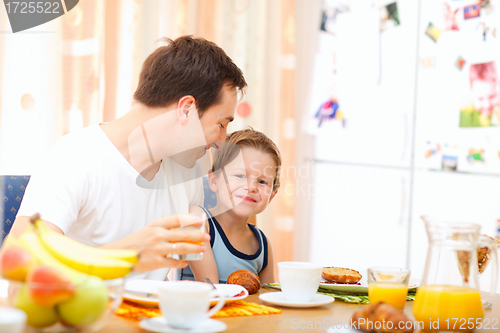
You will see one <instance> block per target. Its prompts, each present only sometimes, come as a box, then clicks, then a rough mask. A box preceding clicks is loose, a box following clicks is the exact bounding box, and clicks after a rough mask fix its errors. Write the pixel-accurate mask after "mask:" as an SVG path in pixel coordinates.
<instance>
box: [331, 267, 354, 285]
mask: <svg viewBox="0 0 500 333" xmlns="http://www.w3.org/2000/svg"><path fill="white" fill-rule="evenodd" d="M321 275H322V276H323V277H324V278H325V279H326V280H328V281H334V282H337V283H357V282H358V281H359V280H361V278H362V276H361V274H359V272H358V271H355V270H354V269H350V268H342V267H323V271H322V272H321Z"/></svg>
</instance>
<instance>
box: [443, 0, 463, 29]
mask: <svg viewBox="0 0 500 333" xmlns="http://www.w3.org/2000/svg"><path fill="white" fill-rule="evenodd" d="M459 10H460V8H457V9H455V10H452V9H451V7H450V5H449V4H448V3H446V2H445V3H444V30H445V31H448V30H457V31H458V30H459V29H458V22H457V14H458V11H459Z"/></svg>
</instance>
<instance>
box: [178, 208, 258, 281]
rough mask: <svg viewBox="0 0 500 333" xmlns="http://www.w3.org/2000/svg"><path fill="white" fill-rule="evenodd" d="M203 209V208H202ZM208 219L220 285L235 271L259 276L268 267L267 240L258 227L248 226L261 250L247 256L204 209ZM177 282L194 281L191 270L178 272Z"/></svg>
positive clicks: (187, 268) (186, 269) (188, 268)
mask: <svg viewBox="0 0 500 333" xmlns="http://www.w3.org/2000/svg"><path fill="white" fill-rule="evenodd" d="M202 208H203V207H202ZM203 210H204V211H205V213H206V214H207V217H208V223H209V227H210V246H211V247H212V252H213V253H214V258H215V262H216V263H217V270H218V271H219V283H226V281H227V277H228V276H229V275H230V274H231V273H232V272H234V271H237V270H240V269H244V270H247V271H250V272H252V273H254V274H255V275H259V273H260V272H262V271H263V270H264V269H265V268H266V267H267V258H268V253H267V252H268V251H267V238H266V236H265V235H264V233H263V232H262V230H260V229H259V228H257V227H256V226H254V225H253V224H248V226H249V227H250V228H251V229H252V231H253V233H254V235H255V237H256V238H257V240H258V242H259V249H258V250H257V252H255V253H254V254H245V253H242V252H240V251H238V250H236V249H235V248H234V247H233V245H231V243H230V242H229V239H228V238H227V237H226V234H225V233H224V230H223V229H222V227H221V226H220V224H219V222H217V220H216V219H215V217H214V216H213V215H212V214H211V213H210V212H209V211H208V209H205V208H203ZM176 280H194V275H193V272H192V271H191V268H190V267H189V266H187V267H186V268H184V269H181V270H176Z"/></svg>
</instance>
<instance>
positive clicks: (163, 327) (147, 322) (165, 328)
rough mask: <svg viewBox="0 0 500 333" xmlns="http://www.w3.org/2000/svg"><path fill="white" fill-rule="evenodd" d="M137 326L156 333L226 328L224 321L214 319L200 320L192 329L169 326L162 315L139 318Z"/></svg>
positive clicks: (217, 330)
mask: <svg viewBox="0 0 500 333" xmlns="http://www.w3.org/2000/svg"><path fill="white" fill-rule="evenodd" d="M139 326H140V327H142V328H144V329H145V330H148V331H151V332H158V333H170V332H191V333H201V332H208V333H215V332H222V331H225V330H226V329H227V325H226V324H225V323H223V322H222V321H218V320H214V319H207V320H205V321H203V322H201V324H200V325H199V326H197V327H195V328H192V329H183V328H175V327H171V326H169V325H168V323H167V320H166V319H165V318H163V317H154V318H150V319H144V320H141V322H140V323H139Z"/></svg>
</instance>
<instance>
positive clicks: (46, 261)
mask: <svg viewBox="0 0 500 333" xmlns="http://www.w3.org/2000/svg"><path fill="white" fill-rule="evenodd" d="M30 229H31V230H30ZM18 244H19V246H21V247H22V248H23V249H25V250H26V251H28V252H29V253H30V254H31V256H33V259H34V261H33V262H32V263H30V268H29V269H33V268H35V267H37V266H39V265H43V266H48V267H51V268H53V269H55V270H57V271H59V272H60V273H61V274H62V275H65V276H67V277H69V278H70V279H71V280H73V281H74V282H75V284H79V283H82V282H84V281H85V280H87V279H88V278H89V276H88V275H86V274H83V273H82V272H80V271H78V270H75V269H73V268H71V267H68V266H66V265H65V264H63V263H62V262H60V261H59V260H57V259H56V258H55V257H54V256H53V255H52V254H51V253H50V252H49V251H48V250H47V249H46V248H45V246H43V244H42V243H41V241H40V239H39V237H38V236H37V235H36V234H35V233H34V232H33V229H32V227H31V226H28V227H27V229H26V231H25V232H24V233H23V234H22V235H21V236H20V237H19V238H18Z"/></svg>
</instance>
